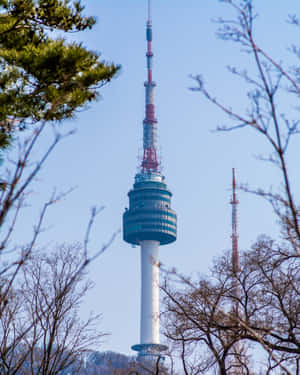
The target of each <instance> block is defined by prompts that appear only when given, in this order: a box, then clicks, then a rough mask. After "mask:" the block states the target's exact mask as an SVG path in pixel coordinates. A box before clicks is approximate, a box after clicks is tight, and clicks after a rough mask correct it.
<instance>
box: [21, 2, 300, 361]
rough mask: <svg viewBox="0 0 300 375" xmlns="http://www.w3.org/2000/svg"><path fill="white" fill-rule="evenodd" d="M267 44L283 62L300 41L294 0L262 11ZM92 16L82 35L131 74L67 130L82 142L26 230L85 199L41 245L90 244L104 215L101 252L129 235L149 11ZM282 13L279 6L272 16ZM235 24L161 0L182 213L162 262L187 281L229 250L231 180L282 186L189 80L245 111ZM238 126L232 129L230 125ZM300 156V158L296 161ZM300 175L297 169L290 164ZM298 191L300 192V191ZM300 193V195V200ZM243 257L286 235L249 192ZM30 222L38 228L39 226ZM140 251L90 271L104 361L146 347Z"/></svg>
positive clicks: (157, 69) (114, 255)
mask: <svg viewBox="0 0 300 375" xmlns="http://www.w3.org/2000/svg"><path fill="white" fill-rule="evenodd" d="M259 3H260V4H259V5H260V12H261V16H260V17H259V20H258V23H259V28H258V29H259V31H260V34H259V35H258V37H259V40H260V41H261V43H262V44H263V45H264V46H267V47H268V50H269V51H270V52H271V53H272V54H274V55H276V56H279V57H285V56H286V55H287V54H288V53H287V47H288V42H297V40H299V34H296V30H295V29H294V28H292V27H291V26H288V25H286V23H285V21H286V19H287V15H288V14H289V13H292V12H297V10H299V2H298V1H296V0H286V1H284V2H283V1H275V2H274V1H273V2H270V1H267V0H264V1H262V0H260V1H259ZM85 4H86V12H87V13H89V14H93V15H95V16H96V17H97V19H98V24H97V25H96V27H95V28H94V30H93V31H90V32H86V33H84V34H83V35H76V36H75V37H76V38H79V39H80V40H82V41H83V43H84V45H86V46H87V47H88V48H90V49H93V50H97V51H101V53H102V57H103V59H105V60H107V61H114V62H115V63H119V64H121V65H122V70H121V72H120V74H119V76H118V78H117V79H115V80H113V81H112V82H111V84H110V85H109V86H107V87H105V88H104V89H103V90H102V91H101V92H102V100H101V101H99V102H97V103H94V104H93V105H92V106H91V107H90V109H89V110H88V111H86V112H84V113H80V114H79V115H78V117H77V119H76V120H75V121H72V122H68V123H67V124H66V126H65V127H66V129H71V128H78V132H77V133H76V134H75V135H74V136H72V137H71V138H69V139H66V140H64V141H63V143H62V144H61V145H59V146H58V147H57V149H56V151H55V152H54V153H53V155H52V156H51V158H50V160H49V161H48V163H47V166H46V167H45V169H44V170H43V172H42V173H41V175H40V178H39V181H38V182H37V183H36V188H35V190H36V191H39V194H36V195H34V196H33V197H32V198H31V200H32V202H33V204H32V207H31V208H28V209H26V210H25V211H24V213H23V218H22V220H21V221H20V223H19V229H20V236H19V240H20V242H22V241H23V238H26V235H27V234H28V230H29V229H30V228H31V226H32V224H33V222H34V218H35V217H37V215H38V213H39V206H38V205H37V203H38V202H43V201H44V200H45V199H46V198H47V197H48V196H49V195H50V194H51V192H52V190H53V187H58V188H60V189H62V190H63V189H65V190H66V189H68V188H69V187H73V186H77V189H76V190H75V191H74V192H73V193H72V194H71V195H70V196H69V197H68V198H67V199H66V200H65V201H63V202H61V203H59V204H58V205H57V206H55V207H52V208H51V210H50V212H49V215H48V218H47V225H48V226H49V229H48V230H47V231H46V232H45V233H43V235H42V236H41V237H40V243H41V244H45V243H50V244H51V243H59V242H73V241H81V240H82V239H83V237H84V233H85V229H86V225H87V221H88V217H89V208H90V207H91V206H92V205H98V206H101V205H105V206H106V209H105V210H104V211H103V213H102V214H101V215H100V216H99V217H98V219H97V221H96V223H95V225H94V228H93V231H92V235H91V249H93V248H96V246H101V245H102V244H103V243H104V242H105V241H107V240H108V239H109V238H110V236H111V234H112V233H113V232H114V231H116V230H117V229H119V228H121V219H122V213H123V211H124V208H125V207H126V206H127V205H128V198H127V192H128V191H129V189H130V188H131V187H132V184H133V179H134V175H135V173H136V167H137V165H138V162H137V155H138V151H139V150H141V146H142V121H143V118H144V87H143V82H144V80H145V79H146V60H145V52H146V42H145V21H146V16H147V2H146V0H86V1H85ZM271 4H272V7H270V5H271ZM226 15H230V12H228V9H227V7H226V6H225V5H224V4H221V3H219V2H218V1H217V0H186V1H179V0H153V12H152V19H153V51H154V72H153V77H154V80H155V81H156V82H157V88H156V116H157V119H158V126H159V130H158V134H159V144H160V145H161V149H162V165H163V167H164V173H165V176H166V181H167V184H168V186H169V188H170V189H171V191H172V192H173V194H174V196H173V201H172V205H173V208H174V209H175V210H176V212H177V213H178V240H177V242H176V243H174V244H172V245H168V246H164V247H161V250H160V258H161V261H162V262H163V263H164V264H165V265H167V266H169V267H170V268H171V267H177V268H178V269H179V270H180V271H182V272H185V273H194V274H195V273H198V272H201V273H204V272H206V271H207V270H208V268H209V266H210V264H211V261H212V259H213V257H215V256H217V255H218V254H220V253H221V252H222V251H223V250H224V249H228V248H229V247H230V243H231V239H230V231H231V206H230V204H229V201H230V186H231V185H230V184H231V169H232V167H235V168H236V169H237V178H238V182H249V183H250V184H251V185H253V186H268V185H269V184H270V183H272V184H274V179H276V173H277V172H276V171H274V170H272V168H271V167H270V166H267V165H265V164H263V163H261V162H259V161H257V160H255V159H254V157H253V156H254V155H255V154H259V153H262V152H263V151H264V146H265V142H264V141H263V140H261V139H259V138H257V136H255V135H254V133H252V132H247V131H240V132H236V133H232V134H217V133H213V132H211V131H212V130H214V129H215V128H216V126H217V125H219V124H222V123H225V122H226V119H225V118H224V116H223V115H222V113H220V112H219V111H218V110H217V109H216V108H215V107H214V106H212V105H211V104H209V103H208V102H207V101H206V100H204V98H202V97H201V95H200V94H198V93H194V92H191V91H190V90H189V89H188V88H189V87H190V86H193V85H194V82H193V81H192V80H191V78H190V77H189V76H190V74H198V73H201V74H202V75H203V76H204V77H205V81H206V82H207V84H208V87H210V88H211V90H212V91H213V92H214V93H215V94H216V95H217V96H218V97H219V98H223V99H224V100H225V101H226V103H228V104H230V105H231V106H233V107H235V108H237V109H238V110H241V111H242V110H243V109H244V108H245V107H246V95H245V91H244V85H243V84H241V83H240V82H239V81H238V80H237V79H236V78H232V77H231V76H230V74H229V73H227V71H226V65H230V64H231V65H234V64H236V65H238V66H244V65H245V66H246V63H247V59H248V58H249V56H245V55H242V56H240V54H239V47H238V46H234V45H233V44H231V43H224V42H222V41H220V40H218V39H217V38H216V36H215V31H216V28H217V25H216V24H214V23H212V19H213V18H217V17H218V16H224V17H225V16H226ZM227 123H228V122H227ZM293 152H294V155H296V152H297V149H296V147H295V148H294V150H293ZM291 169H292V170H293V171H294V173H295V174H296V172H297V170H298V165H297V163H296V162H295V163H292V164H291ZM298 187H299V186H298ZM298 190H299V189H298ZM238 195H239V200H240V205H239V208H238V210H239V232H240V247H241V248H246V247H248V246H250V245H251V243H253V242H254V240H255V238H256V237H257V235H259V234H260V233H269V234H274V233H276V232H277V229H278V228H277V227H276V223H275V220H274V216H272V212H271V210H270V208H269V207H268V206H267V204H266V203H264V202H263V201H261V200H259V199H257V198H255V197H253V196H250V195H247V194H244V193H241V192H239V193H238ZM31 219H32V220H31ZM139 261H140V259H139V249H138V248H131V247H130V246H129V245H128V244H126V243H124V242H123V241H122V236H121V235H119V236H118V238H117V239H116V240H115V241H114V243H113V244H112V245H111V247H110V248H109V250H107V252H106V253H105V254H104V255H103V256H102V257H101V258H100V259H98V260H97V261H96V262H95V263H94V264H93V266H92V267H91V272H90V276H91V278H92V279H93V280H94V282H95V288H94V290H93V292H92V293H91V294H90V295H89V296H88V298H87V300H86V304H85V306H84V309H83V316H85V315H86V314H87V312H88V311H89V310H93V311H95V312H97V313H102V314H103V320H102V325H101V327H100V328H101V329H103V331H106V332H109V333H110V334H111V336H110V337H108V338H107V339H106V341H105V342H104V343H103V345H102V346H101V347H100V348H99V349H100V350H114V351H120V352H122V353H125V354H129V353H132V352H131V350H130V347H131V345H133V344H137V343H138V340H139V306H140V291H139V280H140V268H139Z"/></svg>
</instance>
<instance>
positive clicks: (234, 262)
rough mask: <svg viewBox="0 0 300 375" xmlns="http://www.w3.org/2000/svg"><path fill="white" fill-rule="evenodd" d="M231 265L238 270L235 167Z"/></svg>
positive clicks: (233, 172)
mask: <svg viewBox="0 0 300 375" xmlns="http://www.w3.org/2000/svg"><path fill="white" fill-rule="evenodd" d="M230 203H231V204H232V235H231V238H232V266H233V270H234V272H235V273H237V272H238V270H239V249H238V238H239V236H238V233H237V224H238V223H237V205H238V204H239V201H238V200H237V197H236V179H235V168H232V200H231V202H230Z"/></svg>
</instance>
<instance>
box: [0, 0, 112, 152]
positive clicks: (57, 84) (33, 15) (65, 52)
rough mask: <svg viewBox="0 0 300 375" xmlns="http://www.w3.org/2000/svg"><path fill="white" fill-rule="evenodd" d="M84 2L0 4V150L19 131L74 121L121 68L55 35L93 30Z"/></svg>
mask: <svg viewBox="0 0 300 375" xmlns="http://www.w3.org/2000/svg"><path fill="white" fill-rule="evenodd" d="M83 10H84V7H83V6H82V5H81V3H80V1H69V0H0V150H1V149H3V148H5V147H7V146H8V145H9V144H10V143H11V142H12V139H13V136H14V133H15V132H16V131H19V130H22V129H24V128H27V127H28V126H32V125H34V124H36V123H37V122H40V121H61V120H63V119H66V118H70V117H72V116H73V115H74V112H75V111H76V110H78V109H79V108H81V107H82V106H84V104H85V103H86V102H89V101H92V100H94V99H96V97H97V89H98V88H99V87H102V86H103V85H104V84H105V83H107V82H109V81H110V79H111V78H112V77H113V76H114V75H115V73H116V72H117V71H118V69H119V66H117V65H114V64H107V63H105V62H102V61H100V60H99V54H98V53H95V52H91V51H89V50H87V49H86V48H85V47H83V46H82V44H80V43H76V42H72V43H70V42H67V41H66V40H65V39H63V37H53V35H54V33H53V32H55V34H56V35H57V34H58V32H59V34H60V35H62V36H64V34H66V33H68V32H78V31H83V30H86V29H91V28H92V27H93V25H94V24H95V18H94V17H86V16H84V15H83Z"/></svg>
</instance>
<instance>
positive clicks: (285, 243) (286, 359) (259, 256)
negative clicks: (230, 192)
mask: <svg viewBox="0 0 300 375" xmlns="http://www.w3.org/2000/svg"><path fill="white" fill-rule="evenodd" d="M222 2H223V3H225V5H226V6H227V7H229V8H230V9H231V10H232V11H233V12H234V16H233V18H232V19H231V20H227V19H226V20H225V19H222V18H221V19H219V20H218V23H219V30H218V36H219V37H220V38H221V39H223V40H225V41H231V42H234V43H235V45H238V46H239V47H241V51H242V52H245V53H246V54H247V56H248V61H249V63H250V64H251V72H253V70H255V73H249V71H247V70H246V69H243V68H236V67H230V68H229V71H230V72H231V73H232V74H233V75H234V76H237V77H239V78H240V79H242V80H243V81H244V82H246V84H247V85H248V87H249V90H248V91H247V93H246V94H247V98H248V101H249V105H248V108H247V112H246V113H245V114H244V113H241V111H240V110H239V109H238V108H235V106H234V105H230V104H225V103H224V102H223V101H222V100H219V99H217V98H216V96H215V95H214V94H212V93H211V92H210V90H209V89H208V88H207V86H206V84H205V83H204V80H203V79H202V77H201V76H199V75H198V76H195V77H194V79H195V82H196V86H195V87H194V88H193V89H192V90H194V91H196V92H199V93H200V94H202V95H203V96H204V97H205V98H206V99H207V100H208V101H209V102H211V103H212V104H213V105H215V106H216V107H217V108H219V109H220V110H221V111H222V112H223V113H224V114H225V115H226V116H227V118H228V119H229V121H230V124H229V125H228V126H222V127H219V128H218V130H219V131H227V132H230V131H235V130H240V131H246V129H249V128H250V129H252V130H253V131H254V132H256V134H257V135H258V136H262V137H264V139H265V140H266V141H267V144H268V145H269V147H270V150H271V153H270V155H269V156H268V157H267V158H264V160H265V161H267V162H269V163H271V164H273V165H274V166H276V167H277V168H278V169H279V171H280V176H281V181H280V182H281V184H280V186H279V188H278V190H277V191H275V192H274V190H271V189H270V190H269V191H266V190H263V189H261V188H259V189H249V188H248V187H246V186H244V187H242V188H243V189H244V190H245V191H247V192H251V193H254V194H256V195H257V196H259V197H262V198H264V199H266V200H267V201H268V202H269V203H270V204H271V205H272V207H273V209H274V213H275V215H276V217H277V219H278V222H279V228H280V234H279V235H278V238H277V239H271V238H269V237H267V236H262V237H260V238H258V239H257V241H256V243H255V244H254V245H253V248H252V249H249V250H247V251H244V252H243V254H242V255H241V258H240V261H241V263H240V270H239V272H238V273H236V272H234V270H233V267H232V262H231V259H230V255H228V254H227V255H226V254H225V255H224V256H223V257H221V258H220V259H218V260H216V262H215V263H214V266H213V270H212V272H211V273H210V274H209V276H206V277H202V278H200V279H199V280H192V279H190V278H188V277H184V276H180V275H179V274H178V273H176V272H175V273H173V275H174V276H175V279H177V281H178V279H179V281H180V283H179V286H176V284H175V285H174V284H170V282H169V281H168V280H166V282H165V284H164V285H163V286H162V290H163V291H164V293H165V296H166V300H165V306H166V313H165V314H166V334H167V337H169V339H171V340H172V341H173V342H175V343H177V345H178V346H179V349H180V354H181V357H182V360H183V368H184V370H185V373H186V374H188V373H192V372H191V369H190V368H188V367H187V366H188V365H189V363H190V361H191V360H194V361H196V367H195V371H194V372H193V373H197V372H198V373H205V372H208V371H209V370H210V369H211V368H212V367H216V368H217V369H218V370H217V371H218V372H219V373H220V374H223V375H225V374H232V373H233V374H241V373H243V371H246V373H247V372H248V371H250V372H251V370H252V371H256V372H259V371H260V369H259V367H261V371H262V373H264V374H276V373H280V374H290V375H291V374H297V375H299V374H300V345H299V344H300V342H299V337H300V307H299V306H300V290H299V285H300V226H299V203H298V202H297V200H296V198H295V196H296V195H295V189H294V188H293V184H292V181H293V179H292V176H291V175H290V173H289V168H288V166H289V163H288V161H289V156H288V151H289V145H290V142H291V140H292V139H293V138H294V137H295V136H296V135H297V134H298V133H299V130H300V128H299V121H298V118H297V117H296V118H295V117H293V115H294V114H295V111H294V110H293V109H291V110H290V111H288V112H286V113H285V114H282V113H283V108H282V107H283V105H282V103H281V100H282V97H283V95H284V96H285V98H286V97H287V96H289V98H290V103H291V108H294V107H293V106H294V104H295V103H297V101H298V98H299V94H300V76H299V57H300V53H299V48H298V47H296V46H293V47H292V48H291V53H292V55H293V57H294V58H295V63H294V65H293V66H292V67H289V66H287V65H286V64H284V63H283V62H279V61H277V60H276V58H274V57H272V56H271V55H270V54H269V53H268V52H267V51H266V50H265V49H263V48H262V47H261V46H260V45H259V42H258V39H257V38H258V37H257V33H256V29H255V25H256V19H257V14H256V13H255V10H254V1H251V0H247V1H246V0H241V1H238V0H224V1H222ZM289 22H290V23H292V24H293V25H294V26H295V27H299V20H298V18H297V17H296V16H290V17H289ZM169 275H170V274H169ZM236 285H238V287H239V292H240V293H239V295H236V294H235V293H234V288H235V287H236ZM236 304H238V314H235V313H233V311H232V308H231V307H232V306H236ZM236 342H238V343H240V344H239V346H238V347H239V348H242V349H246V353H247V354H248V355H250V354H251V353H252V354H253V358H255V357H254V356H257V353H258V350H259V353H260V356H261V358H260V363H261V365H260V366H259V365H258V364H257V362H258V361H256V363H255V362H254V363H253V362H250V365H251V366H250V367H249V364H248V360H247V358H246V357H243V356H242V355H241V354H242V353H237V354H236V353H233V352H232V350H231V348H234V344H235V343H236ZM249 344H250V346H249ZM253 348H254V349H253ZM205 349H206V350H208V353H209V355H208V356H207V355H206V352H204V350H205ZM202 350H203V351H202ZM201 351H202V352H201ZM199 352H200V353H202V356H201V357H200V358H201V359H202V358H203V356H204V357H205V360H206V361H202V362H201V361H200V360H199ZM246 353H245V354H246ZM232 355H235V357H237V358H238V359H239V360H241V366H240V368H239V369H233V368H230V364H231V362H230V356H232ZM226 357H227V358H226Z"/></svg>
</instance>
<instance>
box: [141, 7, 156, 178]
mask: <svg viewBox="0 0 300 375" xmlns="http://www.w3.org/2000/svg"><path fill="white" fill-rule="evenodd" d="M146 40H147V53H146V57H147V81H146V82H145V84H144V86H145V89H146V103H145V107H146V108H145V119H144V122H143V147H144V153H143V161H142V164H141V170H142V172H143V173H150V172H158V164H159V163H158V161H157V120H156V118H155V105H154V88H155V86H156V84H155V82H153V80H152V61H153V52H152V21H151V0H148V20H147V23H146Z"/></svg>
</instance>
